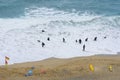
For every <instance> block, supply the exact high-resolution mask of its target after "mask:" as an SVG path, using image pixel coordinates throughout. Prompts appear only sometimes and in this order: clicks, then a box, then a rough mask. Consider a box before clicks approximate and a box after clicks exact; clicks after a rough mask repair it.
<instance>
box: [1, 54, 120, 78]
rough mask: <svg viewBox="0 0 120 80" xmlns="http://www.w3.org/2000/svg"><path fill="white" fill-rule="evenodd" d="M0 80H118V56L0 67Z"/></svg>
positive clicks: (119, 64) (52, 59)
mask: <svg viewBox="0 0 120 80" xmlns="http://www.w3.org/2000/svg"><path fill="white" fill-rule="evenodd" d="M89 64H92V65H93V66H94V69H95V70H94V72H92V71H90V69H89ZM109 65H111V66H112V69H113V70H112V71H109V69H108V67H109ZM31 67H34V69H33V75H32V76H27V77H25V74H26V73H27V71H28V70H30V69H31ZM0 80H120V55H114V56H90V57H76V58H69V59H57V58H49V59H46V60H42V61H37V62H27V63H19V64H13V65H9V66H7V67H6V66H0Z"/></svg>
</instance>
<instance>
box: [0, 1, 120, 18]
mask: <svg viewBox="0 0 120 80" xmlns="http://www.w3.org/2000/svg"><path fill="white" fill-rule="evenodd" d="M33 6H34V7H40V8H41V7H46V8H54V9H57V10H63V11H69V12H71V11H76V12H78V11H80V12H86V11H87V12H89V13H95V14H99V15H106V16H111V15H120V0H0V17H1V18H13V17H14V18H15V17H21V16H24V15H25V8H29V7H33Z"/></svg>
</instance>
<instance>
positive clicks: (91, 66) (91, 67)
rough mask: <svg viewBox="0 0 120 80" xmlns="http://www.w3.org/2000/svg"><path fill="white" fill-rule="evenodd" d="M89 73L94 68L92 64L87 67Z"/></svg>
mask: <svg viewBox="0 0 120 80" xmlns="http://www.w3.org/2000/svg"><path fill="white" fill-rule="evenodd" d="M89 69H90V71H92V72H94V66H93V65H92V64H90V65H89Z"/></svg>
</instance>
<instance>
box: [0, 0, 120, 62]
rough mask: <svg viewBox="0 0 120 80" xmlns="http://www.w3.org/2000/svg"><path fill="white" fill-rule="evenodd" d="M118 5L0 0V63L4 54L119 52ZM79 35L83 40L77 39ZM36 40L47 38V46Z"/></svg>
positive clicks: (94, 0) (109, 1)
mask: <svg viewBox="0 0 120 80" xmlns="http://www.w3.org/2000/svg"><path fill="white" fill-rule="evenodd" d="M119 7H120V0H0V64H3V63H4V56H9V57H10V59H11V60H10V63H18V62H25V61H35V60H41V59H45V58H48V57H59V58H69V57H75V56H89V55H94V54H116V53H117V52H120V46H119V45H120V8H119ZM43 29H44V30H45V31H46V32H45V33H42V32H41V30H43ZM95 36H97V37H98V40H97V41H96V42H95V41H93V38H94V37H95ZM105 36H106V37H107V38H106V39H104V37H105ZM47 37H50V38H51V41H50V42H48V41H47ZM63 37H65V39H66V41H67V42H66V43H63V42H62V38H63ZM85 38H88V42H85V41H84V39H85ZM76 39H77V40H78V39H82V41H83V43H82V44H78V43H75V40H76ZM37 40H40V41H41V42H45V43H46V46H45V48H42V47H41V42H40V43H38V42H37ZM84 44H85V45H86V51H85V52H83V51H82V46H83V45H84Z"/></svg>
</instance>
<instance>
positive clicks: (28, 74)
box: [25, 70, 33, 77]
mask: <svg viewBox="0 0 120 80" xmlns="http://www.w3.org/2000/svg"><path fill="white" fill-rule="evenodd" d="M32 75H33V71H32V70H29V71H28V73H27V74H25V76H26V77H27V76H32Z"/></svg>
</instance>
